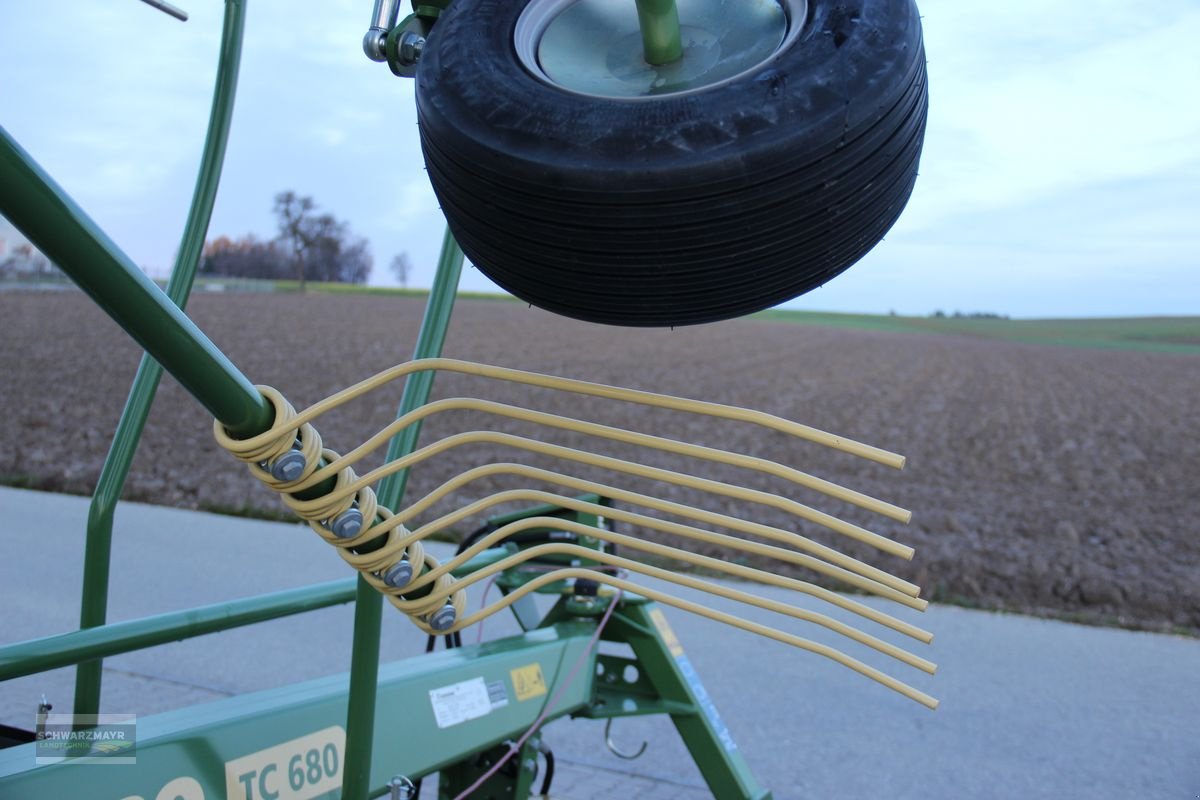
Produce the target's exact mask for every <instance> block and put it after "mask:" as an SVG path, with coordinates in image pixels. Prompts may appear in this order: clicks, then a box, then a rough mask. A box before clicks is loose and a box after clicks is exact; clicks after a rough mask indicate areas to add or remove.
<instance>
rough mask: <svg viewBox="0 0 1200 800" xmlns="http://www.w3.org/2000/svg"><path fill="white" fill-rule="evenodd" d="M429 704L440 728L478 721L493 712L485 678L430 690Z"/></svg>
mask: <svg viewBox="0 0 1200 800" xmlns="http://www.w3.org/2000/svg"><path fill="white" fill-rule="evenodd" d="M429 702H430V704H432V705H433V717H434V719H435V720H436V721H437V726H438V727H439V728H449V727H450V726H451V725H458V724H459V723H460V722H466V721H467V720H472V719H478V718H479V717H482V716H483V715H484V714H487V713H488V712H489V711H491V710H492V698H491V696H490V695H489V694H488V688H487V684H486V683H484V681H483V678H472V679H471V680H469V681H463V682H462V683H455V684H451V685H450V686H443V687H441V688H440V689H430V690H429Z"/></svg>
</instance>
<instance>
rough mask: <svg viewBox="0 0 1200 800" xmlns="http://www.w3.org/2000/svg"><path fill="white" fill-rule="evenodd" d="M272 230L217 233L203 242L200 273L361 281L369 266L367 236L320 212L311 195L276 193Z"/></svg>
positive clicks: (365, 275) (344, 281)
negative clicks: (266, 234) (263, 234)
mask: <svg viewBox="0 0 1200 800" xmlns="http://www.w3.org/2000/svg"><path fill="white" fill-rule="evenodd" d="M273 210H274V213H275V221H276V226H277V231H278V232H277V234H276V236H275V238H274V239H269V240H262V239H259V238H257V237H256V236H255V235H254V234H252V233H251V234H246V235H245V236H243V237H241V238H240V239H231V238H229V237H228V236H219V237H217V238H215V239H212V240H210V241H208V242H206V243H205V245H204V252H203V255H202V256H201V259H200V274H202V275H214V276H216V275H221V276H228V277H233V278H261V279H266V280H279V279H293V280H297V281H299V282H300V288H301V289H303V288H304V284H305V283H306V282H308V281H334V282H338V283H366V282H367V278H368V276H370V274H371V267H372V265H373V262H372V259H371V253H370V251H369V249H368V244H367V240H366V239H364V238H363V237H361V236H358V235H356V234H355V233H354V232H353V231H351V230H350V225H349V223H347V222H343V221H341V220H339V219H337V218H336V217H334V216H333V215H332V214H329V213H319V212H318V209H317V205H316V203H315V202H313V199H312V198H311V197H307V196H305V197H302V196H300V195H297V194H296V193H295V192H293V191H290V190H289V191H285V192H280V193H279V194H277V195H275V204H274V207H273Z"/></svg>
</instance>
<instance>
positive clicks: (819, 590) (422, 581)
mask: <svg viewBox="0 0 1200 800" xmlns="http://www.w3.org/2000/svg"><path fill="white" fill-rule="evenodd" d="M546 527H552V528H555V529H557V530H567V531H572V532H574V533H577V534H580V535H583V536H591V537H594V538H597V539H601V540H603V541H606V542H611V543H613V544H617V545H620V546H622V547H628V548H630V549H632V550H641V551H643V552H646V553H651V554H653V555H657V556H661V557H664V558H674V559H677V560H679V561H684V562H686V563H689V564H692V565H693V566H698V567H704V568H706V569H711V570H714V571H718V572H724V573H726V574H728V575H733V576H736V577H738V578H743V579H746V580H750V581H756V582H758V583H762V584H765V585H768V586H776V587H779V588H783V589H791V590H792V591H796V592H800V593H801V594H807V595H809V596H811V597H815V598H817V599H820V600H824V601H825V602H827V603H830V604H832V605H835V606H838V607H839V608H842V609H844V610H846V611H850V612H853V613H855V614H858V615H859V616H861V617H865V618H866V619H869V620H871V621H872V622H877V623H879V624H880V625H883V626H885V627H888V628H891V629H892V630H894V631H897V632H899V633H903V634H904V635H905V636H910V637H912V638H913V639H917V640H918V641H921V642H924V643H925V644H929V643H930V642H932V641H933V634H932V633H929V632H928V631H925V630H922V629H921V628H918V627H916V626H915V625H910V624H909V623H907V622H903V621H901V620H898V619H896V618H895V617H892V616H891V615H889V614H885V613H884V612H882V611H877V610H875V609H873V608H871V607H870V606H867V605H863V604H862V603H859V602H856V601H854V600H851V599H849V598H846V597H843V596H841V595H839V594H837V593H835V592H832V591H830V590H828V589H825V588H823V587H821V586H817V585H816V584H813V583H809V582H808V581H802V580H799V579H796V578H789V577H786V576H783V575H776V574H775V573H772V572H767V571H765V570H760V569H756V568H754V567H747V566H745V565H743V564H733V563H730V562H728V561H722V560H721V559H718V558H713V557H711V556H703V555H700V554H698V553H689V552H687V551H685V550H679V549H678V548H675V547H671V546H669V545H664V544H659V543H657V542H648V541H645V540H643V539H638V538H637V537H634V536H627V535H625V534H621V533H616V532H614V531H608V530H603V529H599V528H594V527H592V526H590V525H584V524H583V523H580V522H575V521H573V520H564V519H561V518H559V517H526V518H524V519H519V520H515V521H513V522H510V523H508V524H507V525H504V526H501V527H499V528H497V529H496V530H494V531H492V532H491V533H489V534H487V535H485V536H482V537H480V539H479V541H478V542H476V543H475V544H473V545H472V546H471V547H469V548H467V549H466V550H464V551H463V552H461V553H458V554H456V555H455V556H454V558H453V559H451V560H449V561H444V562H442V563H441V565H440V566H438V567H437V568H436V569H433V570H431V571H430V572H428V573H425V574H423V575H421V576H420V577H419V578H415V579H414V580H413V581H412V582H411V583H409V584H408V585H407V586H404V587H403V588H402V589H401V590H399V593H400V594H401V595H403V594H404V593H408V592H411V591H413V590H415V589H420V588H421V587H423V586H426V585H428V584H430V583H432V582H434V581H436V580H437V579H438V578H439V577H441V576H442V575H445V574H448V573H450V572H452V571H454V570H456V569H458V568H459V567H461V566H463V565H464V564H466V563H467V562H468V561H470V560H471V559H472V558H474V557H475V556H476V555H478V554H479V553H482V552H483V551H484V550H487V549H488V548H489V547H493V546H495V545H497V544H500V543H502V542H503V541H504V540H505V539H506V538H508V537H509V536H512V535H513V534H515V533H519V532H521V531H524V530H532V529H536V528H546ZM426 535H427V534H426ZM410 536H411V539H409V540H408V541H416V540H419V539H421V538H425V537H424V536H422V535H420V534H419V533H418V532H414V533H412V534H411V535H410ZM408 541H406V542H405V544H407V543H408ZM584 550H585V551H586V552H587V553H594V552H596V551H595V550H590V549H588V548H584ZM586 557H588V558H591V556H590V555H588V556H586ZM372 577H373V576H372ZM459 580H460V581H462V580H465V579H459ZM376 582H377V583H378V586H379V587H382V589H383V590H384V591H385V593H388V594H396V593H397V591H398V590H396V589H393V588H391V587H388V586H387V585H386V584H384V583H383V582H382V581H379V580H378V579H375V581H372V583H376ZM901 597H904V595H901Z"/></svg>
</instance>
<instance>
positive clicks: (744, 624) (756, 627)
mask: <svg viewBox="0 0 1200 800" xmlns="http://www.w3.org/2000/svg"><path fill="white" fill-rule="evenodd" d="M526 552H528V551H526ZM499 563H503V562H499ZM482 572H483V570H481V571H480V572H477V573H472V575H470V576H467V577H466V578H463V580H462V581H461V582H462V583H466V582H467V581H468V580H469V579H470V578H471V577H474V576H476V575H478V576H479V577H478V578H477V580H482V579H484V578H486V577H488V576H487V575H483V574H481V573H482ZM671 574H672V575H676V573H671ZM676 577H685V576H680V575H676ZM566 578H583V579H586V580H592V581H596V582H597V583H603V584H606V585H608V586H612V587H614V588H617V589H621V590H623V591H626V592H630V593H632V594H636V595H641V596H642V597H645V598H647V599H649V600H654V601H655V602H659V603H663V604H664V605H669V606H674V607H675V608H678V609H681V610H683V611H688V612H690V613H692V614H697V615H699V616H702V617H705V618H707V619H711V620H713V621H716V622H722V623H724V624H726V625H731V626H733V627H735V628H741V629H742V630H744V631H749V632H750V633H755V634H758V635H759V636H765V637H767V638H768V639H774V640H775V641H777V642H782V643H783V644H789V645H792V646H793V647H797V648H800V649H801V650H808V651H809V652H812V653H816V654H818V655H822V656H825V657H826V658H829V659H832V660H833V661H836V662H837V663H839V664H841V665H842V666H845V667H849V668H850V669H852V670H854V671H855V672H857V673H859V674H860V675H863V676H865V677H868V678H870V679H871V680H873V681H876V682H878V683H881V684H883V685H884V686H886V687H888V688H889V689H892V690H893V691H896V692H899V693H900V694H902V695H904V696H905V697H908V698H909V699H912V700H915V701H917V702H918V703H920V704H921V705H923V706H926V707H927V708H930V709H935V708H937V706H938V701H937V700H936V699H934V698H932V697H930V696H929V695H927V694H925V693H924V692H922V691H920V690H918V689H915V688H913V687H912V686H909V685H908V684H906V683H904V682H903V681H899V680H897V679H895V678H893V677H891V676H890V675H888V674H886V673H884V672H881V671H880V670H878V669H875V668H874V667H871V666H868V665H867V664H864V663H863V662H861V661H859V660H858V659H856V658H853V657H851V656H848V655H846V654H845V653H843V652H841V651H840V650H837V649H835V648H832V647H829V646H827V645H823V644H818V643H817V642H813V641H810V640H808V639H804V638H801V637H799V636H795V635H793V634H790V633H785V632H783V631H779V630H776V629H775V628H771V627H768V626H766V625H762V624H760V623H757V622H751V621H749V620H746V619H742V618H741V617H737V616H734V615H733V614H727V613H725V612H723V611H717V610H716V609H711V608H707V607H705V606H702V605H700V604H698V603H693V602H691V601H689V600H684V599H682V598H679V597H675V596H673V595H669V594H666V593H665V592H660V591H657V590H655V589H651V588H649V587H645V586H639V585H637V584H634V583H631V582H629V581H626V580H622V579H621V578H617V577H614V576H612V575H608V574H605V573H603V572H597V571H596V570H592V569H586V568H582V567H565V568H563V569H560V570H555V571H553V572H548V573H546V574H545V575H539V576H538V577H536V578H533V579H531V580H530V581H529V582H528V583H525V584H523V585H522V586H520V587H518V588H516V589H514V590H512V591H511V592H509V593H508V594H506V595H505V596H504V597H502V598H500V599H499V600H497V601H496V602H495V603H492V604H491V605H489V606H488V607H487V608H486V609H483V610H481V611H477V612H475V613H474V614H471V615H469V616H467V617H464V618H462V619H461V620H459V621H458V622H456V623H455V624H454V626H453V627H452V628H450V630H452V631H455V630H463V629H464V628H468V627H470V626H471V625H474V624H475V623H477V622H480V621H482V620H484V619H487V618H488V617H490V616H492V615H493V614H495V613H496V612H497V611H500V610H502V609H504V608H507V607H508V606H510V605H512V604H513V603H515V602H516V601H518V600H520V599H521V598H522V597H525V596H526V595H528V594H530V593H531V592H534V591H536V590H537V589H540V588H541V587H542V586H545V585H547V584H550V583H554V582H555V581H560V580H564V579H566ZM389 599H390V600H392V602H393V603H394V602H395V600H394V598H389ZM935 668H936V667H935Z"/></svg>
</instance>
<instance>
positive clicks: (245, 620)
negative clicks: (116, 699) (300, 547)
mask: <svg viewBox="0 0 1200 800" xmlns="http://www.w3.org/2000/svg"><path fill="white" fill-rule="evenodd" d="M353 599H354V579H353V578H343V579H341V580H336V581H327V582H326V583H318V584H314V585H312V586H302V587H300V588H298V589H286V590H284V591H281V592H272V593H270V594H263V595H258V596H256V597H247V598H242V599H239V600H229V601H226V602H223V603H213V604H212V605H207V606H199V607H197V608H190V609H186V610H184V611H173V612H171V613H169V614H159V615H156V616H153V617H144V618H142V619H135V620H129V621H128V622H114V623H111V624H109V625H104V626H102V627H99V628H91V629H88V630H82V631H71V632H70V633H62V634H59V635H58V636H47V637H45V638H42V639H32V640H30V641H27V642H17V643H16V644H10V645H6V646H4V647H0V681H6V680H9V679H10V678H19V677H21V676H22V675H33V674H34V673H38V672H44V671H46V670H50V669H58V668H59V667H68V666H70V665H72V664H76V663H79V662H81V661H86V660H90V659H100V658H106V657H108V656H114V655H118V654H120V653H128V652H131V651H134V650H144V649H145V648H147V647H154V646H156V645H160V644H167V643H169V642H177V641H180V640H183V639H191V638H194V637H196V636H203V635H205V634H207V633H216V632H218V631H224V630H229V629H230V628H240V627H242V626H244V625H253V624H254V623H256V622H265V621H267V620H271V619H278V618H280V617H288V616H292V615H294V614H303V613H305V612H308V611H315V610H316V609H318V608H326V607H328V606H335V605H341V604H343V603H349V602H350V601H351V600H353Z"/></svg>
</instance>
